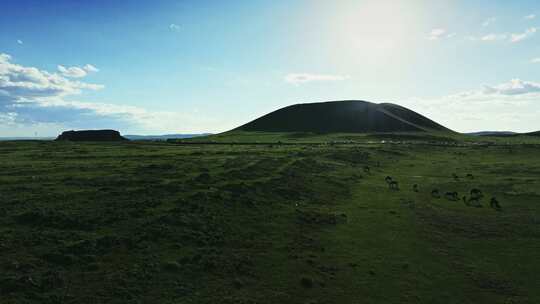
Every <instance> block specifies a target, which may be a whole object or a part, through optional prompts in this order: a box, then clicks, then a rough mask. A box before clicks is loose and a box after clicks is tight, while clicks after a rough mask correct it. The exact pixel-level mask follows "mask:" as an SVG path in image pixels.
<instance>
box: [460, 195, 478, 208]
mask: <svg viewBox="0 0 540 304" xmlns="http://www.w3.org/2000/svg"><path fill="white" fill-rule="evenodd" d="M463 202H464V203H465V205H467V206H473V207H476V208H480V207H482V204H480V197H477V196H475V197H472V196H471V197H470V198H469V199H467V197H466V196H464V197H463Z"/></svg>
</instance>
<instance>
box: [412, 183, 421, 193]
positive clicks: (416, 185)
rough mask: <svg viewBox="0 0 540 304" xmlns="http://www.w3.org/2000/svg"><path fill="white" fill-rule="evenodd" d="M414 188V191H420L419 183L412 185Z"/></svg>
mask: <svg viewBox="0 0 540 304" xmlns="http://www.w3.org/2000/svg"><path fill="white" fill-rule="evenodd" d="M412 190H413V191H414V192H418V191H419V190H418V184H414V185H413V186H412Z"/></svg>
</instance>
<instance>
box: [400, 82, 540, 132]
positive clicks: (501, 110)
mask: <svg viewBox="0 0 540 304" xmlns="http://www.w3.org/2000/svg"><path fill="white" fill-rule="evenodd" d="M538 100H540V83H537V82H533V81H524V80H520V79H514V80H510V81H509V82H506V83H502V84H498V85H485V86H484V87H483V88H481V89H476V90H472V91H466V92H461V93H456V94H452V95H448V96H443V97H436V98H413V99H409V100H404V102H403V105H404V106H407V107H410V108H412V109H417V110H418V111H419V112H421V113H422V114H424V115H426V116H427V117H429V118H431V119H433V120H435V121H437V122H439V123H441V124H443V125H445V126H447V127H449V128H451V129H454V130H456V131H461V132H471V131H485V130H511V131H516V132H526V131H537V130H540V121H539V120H538V117H540V104H539V103H538Z"/></svg>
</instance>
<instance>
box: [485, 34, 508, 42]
mask: <svg viewBox="0 0 540 304" xmlns="http://www.w3.org/2000/svg"><path fill="white" fill-rule="evenodd" d="M507 38H508V35H506V34H487V35H485V36H482V37H481V38H480V40H482V41H500V40H506V39H507Z"/></svg>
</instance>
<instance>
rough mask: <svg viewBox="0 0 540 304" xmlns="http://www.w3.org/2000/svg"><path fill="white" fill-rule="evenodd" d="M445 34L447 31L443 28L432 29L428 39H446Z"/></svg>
mask: <svg viewBox="0 0 540 304" xmlns="http://www.w3.org/2000/svg"><path fill="white" fill-rule="evenodd" d="M445 34H446V29H442V28H436V29H432V30H431V32H430V33H429V35H428V39H429V40H439V39H440V38H442V37H444V36H445Z"/></svg>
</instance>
